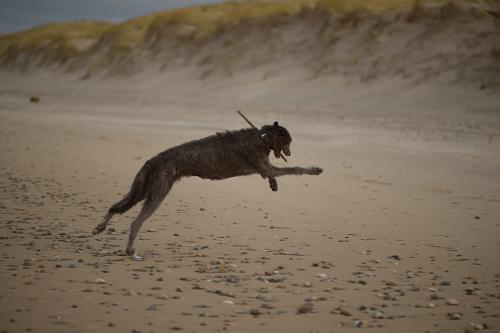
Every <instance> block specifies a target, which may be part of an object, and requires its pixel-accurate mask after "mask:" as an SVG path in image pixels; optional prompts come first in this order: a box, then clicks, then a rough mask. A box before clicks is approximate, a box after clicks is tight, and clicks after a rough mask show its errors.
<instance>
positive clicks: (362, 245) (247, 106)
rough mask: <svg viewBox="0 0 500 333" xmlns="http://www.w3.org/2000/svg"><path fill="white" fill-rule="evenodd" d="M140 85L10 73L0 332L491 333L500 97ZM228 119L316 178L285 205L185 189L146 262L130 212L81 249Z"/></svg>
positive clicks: (251, 184) (240, 191) (1, 147)
mask: <svg viewBox="0 0 500 333" xmlns="http://www.w3.org/2000/svg"><path fill="white" fill-rule="evenodd" d="M291 75H292V74H291ZM134 80H135V81H134V82H132V83H131V82H130V81H127V80H123V79H102V80H94V81H74V80H70V79H68V78H67V77H66V76H57V75H53V74H51V73H49V72H43V73H40V74H37V75H32V76H26V75H21V76H19V75H13V74H2V76H1V80H0V82H1V95H0V137H1V140H0V151H1V159H0V168H1V174H2V176H1V177H0V186H1V189H2V190H1V191H0V202H1V206H0V217H1V222H2V223H1V224H0V228H1V231H0V234H1V236H0V237H1V242H0V244H1V246H0V281H1V282H2V283H1V284H0V308H1V309H2V311H1V314H0V317H1V319H0V323H1V324H0V326H1V329H2V332H27V331H34V332H103V331H106V332H108V331H109V332H165V331H182V332H348V331H351V330H357V329H368V330H369V331H370V332H473V331H476V330H483V329H488V331H491V332H495V331H498V330H499V329H500V269H499V267H500V257H499V255H498V253H500V241H499V238H498V236H499V234H500V182H499V180H500V144H499V136H498V134H499V128H500V127H499V123H500V122H499V118H498V112H497V111H498V109H497V108H498V104H496V102H495V101H497V100H498V99H497V98H496V97H495V96H498V95H495V94H493V93H491V92H489V94H487V93H484V95H481V93H479V92H478V91H469V90H465V89H464V91H463V93H450V94H449V95H447V92H449V91H451V92H453V91H455V90H449V89H448V90H447V88H446V87H429V86H427V87H426V86H424V87H422V88H418V89H413V90H411V93H410V92H409V93H406V94H404V93H401V91H397V92H395V91H394V89H393V87H395V86H398V87H401V86H400V85H398V84H396V83H395V82H392V85H391V82H387V84H385V85H384V84H378V85H376V86H375V87H372V86H366V85H363V84H362V83H358V84H355V83H353V84H351V85H349V84H339V85H338V86H336V85H335V83H332V82H330V83H329V86H328V87H331V90H332V92H333V93H332V95H331V99H330V100H327V99H325V98H322V99H317V96H315V95H314V93H312V92H314V91H315V90H314V87H312V86H307V83H305V84H304V86H302V89H305V88H304V87H306V88H307V89H306V90H302V92H303V94H302V95H298V94H300V89H299V87H298V86H297V85H295V84H289V86H286V84H287V82H293V80H288V81H287V80H285V79H283V78H281V79H280V80H281V81H280V82H281V85H280V83H279V82H271V83H272V84H270V83H269V82H268V81H265V82H263V83H262V84H260V85H254V86H252V87H248V86H245V83H244V82H245V80H241V81H239V82H227V83H226V85H225V86H224V85H223V86H220V87H216V88H211V89H208V88H207V89H203V87H201V88H197V87H193V86H192V85H191V86H190V83H189V82H191V81H181V80H177V81H176V79H175V76H174V77H173V78H169V79H168V80H167V81H166V82H159V81H158V82H155V83H154V84H151V85H150V86H146V87H144V86H143V85H141V82H146V81H145V80H144V81H142V80H141V78H140V77H139V78H136V79H134ZM124 82H126V83H124ZM148 82H150V81H148ZM192 82H195V81H192ZM304 82H306V81H304ZM311 84H312V83H311ZM314 84H316V85H317V87H321V86H322V83H321V82H317V81H315V83H314ZM269 86H273V87H276V86H279V87H280V91H281V92H284V93H282V96H281V99H280V98H277V97H276V96H272V98H271V97H266V95H265V94H263V93H262V92H268V91H269ZM212 87H213V85H212ZM381 87H382V88H381ZM384 87H385V88H384ZM337 88H338V89H337ZM196 89H197V90H196ZM230 89H233V90H232V91H231V90H230ZM237 89H239V90H237ZM318 89H319V88H318ZM342 89H343V90H342ZM172 91H173V92H172ZM228 91H229V92H231V93H228ZM304 91H306V92H304ZM316 91H317V90H316ZM429 91H430V92H434V93H429ZM182 92H184V94H182ZM201 92H205V95H203V94H201ZM288 92H291V93H290V95H288ZM323 92H324V91H323ZM348 92H350V94H349V93H348ZM356 92H357V93H356ZM252 94H253V95H252ZM258 94H261V96H262V98H256V97H255V96H258ZM356 94H358V95H359V96H361V97H356ZM195 95H196V96H197V98H195ZM250 95H251V96H253V97H251V98H250V97H248V96H250ZM32 96H37V97H39V98H40V101H39V102H38V103H30V97H32ZM228 96H229V97H228ZM443 96H444V97H443ZM446 96H452V97H450V98H446ZM289 100H290V101H291V102H289ZM295 100H297V101H295ZM271 101H272V102H271ZM315 101H316V102H315ZM237 108H238V109H240V110H241V111H243V112H245V113H246V114H247V116H248V117H249V118H250V119H252V120H253V121H254V122H255V123H256V124H259V125H263V124H269V123H272V122H274V121H275V120H277V121H279V122H280V124H281V125H283V126H285V127H287V128H288V129H289V131H290V133H291V134H292V137H293V142H292V146H291V148H292V156H291V158H290V159H289V163H288V165H299V166H312V165H317V166H320V167H322V168H323V170H324V173H323V174H322V175H320V176H315V177H312V176H300V177H298V176H297V177H293V176H290V177H280V178H278V184H279V191H278V192H272V191H271V190H270V189H269V186H268V184H267V181H265V180H263V179H262V178H261V177H260V176H257V175H255V176H248V177H239V178H232V179H228V180H224V181H207V180H201V179H197V178H188V179H183V180H182V181H180V182H178V183H176V184H175V186H174V188H173V190H172V191H171V192H170V194H169V195H168V197H167V198H166V200H165V201H164V203H163V205H162V206H161V207H160V209H159V210H158V211H157V212H156V213H155V214H154V215H153V217H152V218H150V219H149V220H148V221H147V222H146V223H145V224H144V225H143V227H142V230H141V232H140V234H139V236H138V241H137V242H136V247H137V249H138V251H139V254H140V255H141V256H143V257H144V258H143V260H142V261H134V260H131V259H130V258H128V257H127V256H125V255H124V248H125V245H126V241H127V237H128V227H129V224H130V222H131V221H132V219H133V218H134V217H135V216H136V214H137V213H138V209H139V207H135V208H134V209H132V210H130V211H129V212H127V213H126V214H124V215H122V216H115V218H114V219H113V220H112V223H111V225H110V227H108V230H107V231H106V232H105V233H103V234H101V235H99V236H92V235H91V231H92V229H93V228H94V227H95V226H96V224H97V223H99V222H100V220H101V219H102V217H103V216H104V214H105V212H106V210H107V209H108V208H109V207H110V206H111V205H112V204H113V203H115V202H116V201H118V200H119V199H121V198H122V196H123V195H124V194H125V193H127V191H128V189H129V186H130V184H131V182H132V180H133V177H134V176H135V174H136V172H137V171H138V170H139V168H140V167H141V166H142V165H143V163H144V162H145V161H146V160H147V159H149V158H151V157H152V156H154V155H155V154H157V153H159V152H161V151H163V150H164V149H167V148H168V147H172V146H174V145H177V144H180V143H183V142H185V141H189V140H192V139H196V138H201V137H204V136H208V135H211V134H213V133H215V132H218V131H224V130H226V129H239V128H244V127H246V124H245V123H244V122H243V120H242V119H240V118H239V116H238V115H237V114H236V112H235V111H236V109H237ZM271 159H272V162H273V163H274V164H275V165H279V166H282V165H284V162H283V161H280V160H276V159H274V157H271Z"/></svg>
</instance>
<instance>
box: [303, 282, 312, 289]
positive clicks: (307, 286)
mask: <svg viewBox="0 0 500 333" xmlns="http://www.w3.org/2000/svg"><path fill="white" fill-rule="evenodd" d="M302 287H306V288H311V287H312V283H311V282H304V283H302Z"/></svg>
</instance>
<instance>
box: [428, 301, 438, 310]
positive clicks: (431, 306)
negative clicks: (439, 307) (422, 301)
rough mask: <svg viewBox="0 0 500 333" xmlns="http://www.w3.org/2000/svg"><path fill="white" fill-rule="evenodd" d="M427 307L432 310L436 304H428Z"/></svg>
mask: <svg viewBox="0 0 500 333" xmlns="http://www.w3.org/2000/svg"><path fill="white" fill-rule="evenodd" d="M427 307H428V308H430V309H433V308H435V307H436V304H434V303H432V302H430V303H429V304H427Z"/></svg>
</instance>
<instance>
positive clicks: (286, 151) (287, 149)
mask: <svg viewBox="0 0 500 333" xmlns="http://www.w3.org/2000/svg"><path fill="white" fill-rule="evenodd" d="M282 150H283V154H285V155H286V156H290V155H291V153H290V147H284V148H283V149H282ZM282 150H281V149H275V150H274V156H275V157H276V158H280V157H281V151H282Z"/></svg>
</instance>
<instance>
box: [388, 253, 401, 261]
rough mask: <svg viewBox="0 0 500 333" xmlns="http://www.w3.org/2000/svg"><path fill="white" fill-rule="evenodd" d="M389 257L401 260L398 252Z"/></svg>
mask: <svg viewBox="0 0 500 333" xmlns="http://www.w3.org/2000/svg"><path fill="white" fill-rule="evenodd" d="M389 259H394V260H401V257H400V256H399V255H397V254H393V255H392V256H389Z"/></svg>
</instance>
